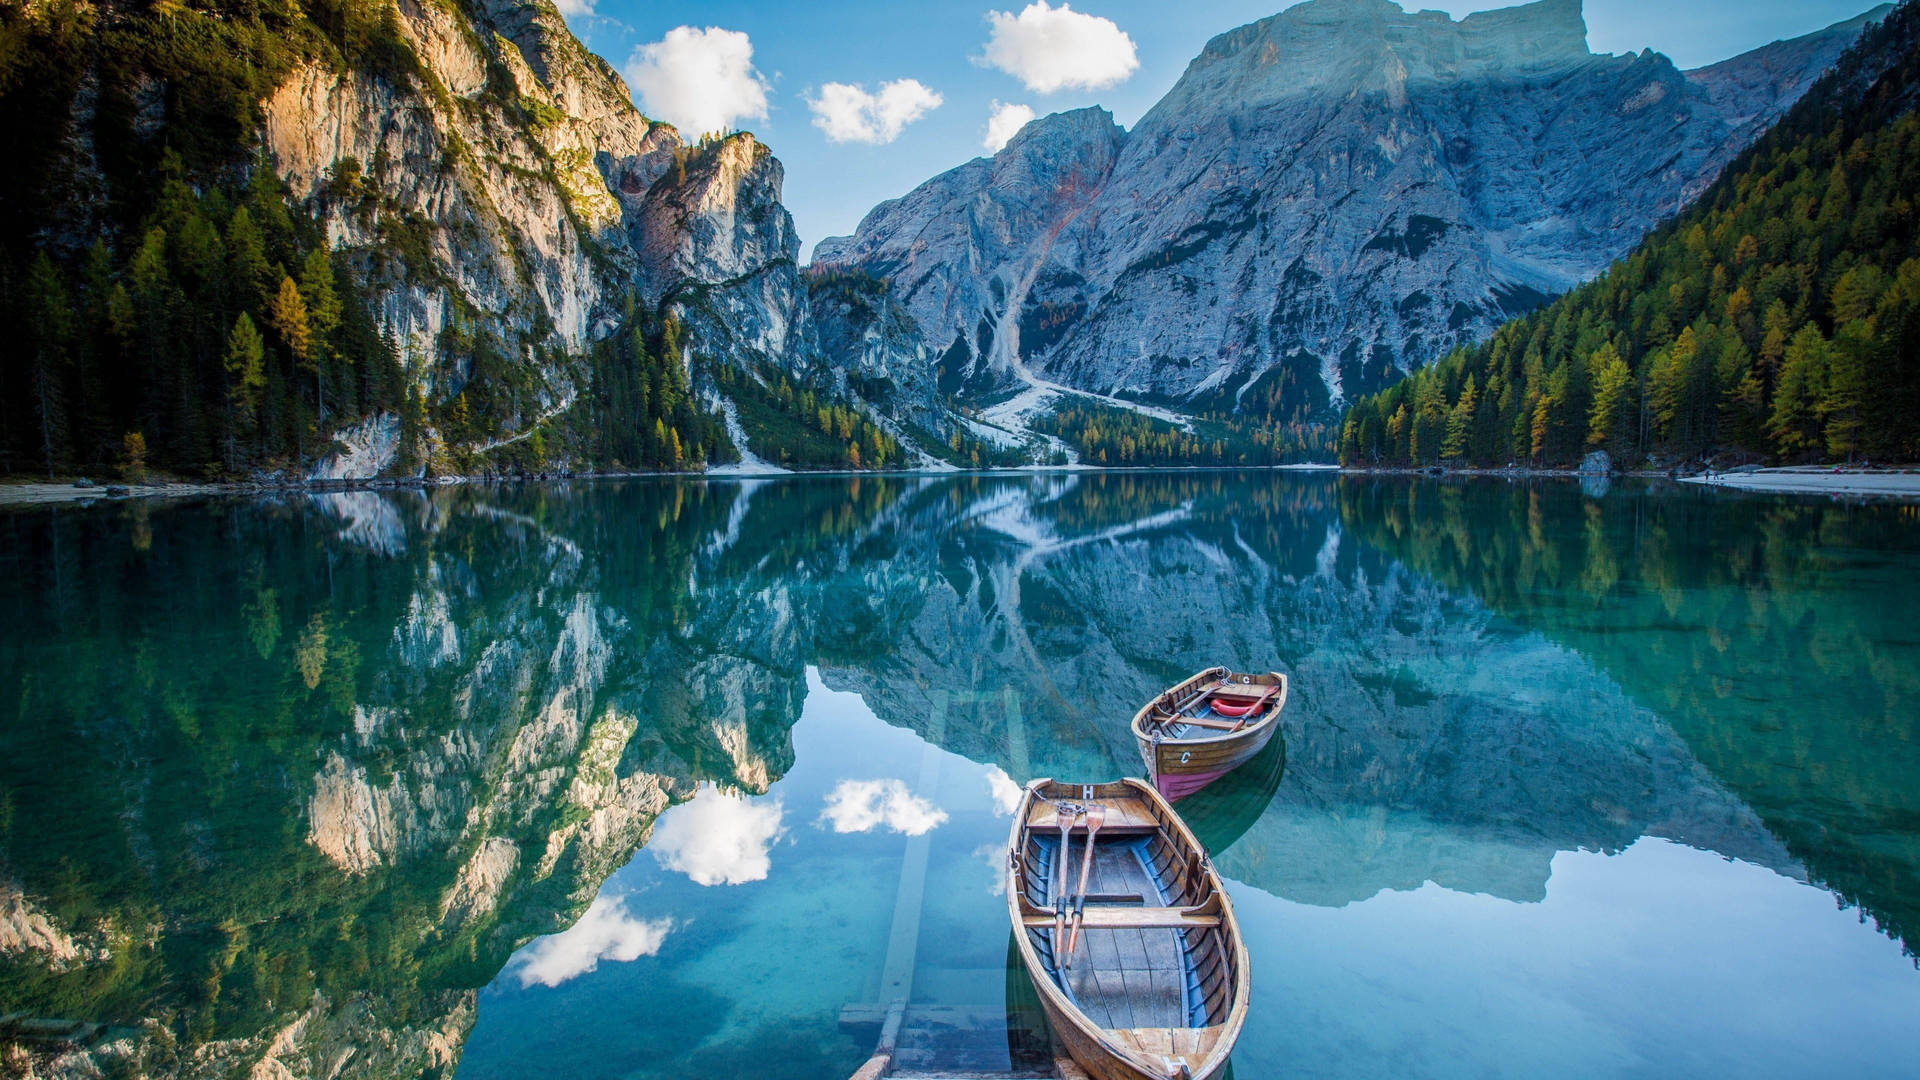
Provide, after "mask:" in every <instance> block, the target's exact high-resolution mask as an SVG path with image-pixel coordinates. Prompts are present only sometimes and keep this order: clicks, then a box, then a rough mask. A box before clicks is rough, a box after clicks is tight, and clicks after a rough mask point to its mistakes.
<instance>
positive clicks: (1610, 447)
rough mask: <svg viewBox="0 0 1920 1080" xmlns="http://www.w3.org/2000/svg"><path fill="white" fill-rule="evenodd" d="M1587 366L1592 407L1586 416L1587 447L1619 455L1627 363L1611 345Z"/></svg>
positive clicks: (1629, 385)
mask: <svg viewBox="0 0 1920 1080" xmlns="http://www.w3.org/2000/svg"><path fill="white" fill-rule="evenodd" d="M1589 363H1590V365H1591V367H1592V368H1593V406H1592V408H1591V409H1590V410H1589V411H1588V416H1587V445H1588V446H1590V447H1596V448H1602V449H1605V450H1607V451H1608V452H1609V453H1618V452H1619V450H1620V449H1621V447H1622V444H1623V443H1624V442H1625V440H1624V439H1623V438H1622V433H1623V427H1624V424H1625V421H1626V418H1627V416H1628V411H1627V397H1628V395H1629V394H1630V393H1631V392H1632V390H1633V373H1632V372H1631V371H1628V370H1627V363H1626V361H1624V360H1622V359H1620V350H1619V349H1616V348H1614V347H1613V343H1612V342H1608V343H1606V344H1605V345H1602V346H1600V349H1599V351H1597V352H1595V353H1594V354H1593V359H1592V360H1591V361H1590V362H1589Z"/></svg>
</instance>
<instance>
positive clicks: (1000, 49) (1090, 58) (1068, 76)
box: [981, 0, 1140, 94]
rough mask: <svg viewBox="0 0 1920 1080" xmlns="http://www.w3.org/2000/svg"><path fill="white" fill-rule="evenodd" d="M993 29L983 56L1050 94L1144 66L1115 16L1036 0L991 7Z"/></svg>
mask: <svg viewBox="0 0 1920 1080" xmlns="http://www.w3.org/2000/svg"><path fill="white" fill-rule="evenodd" d="M987 21H988V22H989V23H991V24H992V26H993V29H992V31H991V33H990V35H989V36H988V38H987V52H986V55H985V56H984V57H982V58H981V59H982V61H983V62H985V63H986V64H987V66H989V67H996V68H999V69H1000V70H1001V71H1004V72H1006V73H1007V74H1009V75H1011V76H1013V77H1014V78H1016V79H1019V80H1020V81H1021V82H1022V83H1024V84H1026V87H1027V89H1029V90H1032V91H1034V92H1035V93H1038V94H1051V93H1053V92H1054V91H1055V90H1064V89H1067V88H1069V87H1072V88H1076V89H1081V90H1098V89H1099V88H1101V87H1103V86H1112V85H1114V84H1115V83H1118V82H1120V81H1122V80H1124V79H1125V78H1126V77H1127V76H1129V75H1132V74H1133V73H1134V70H1135V69H1136V68H1138V67H1139V66H1140V58H1139V56H1138V55H1136V53H1135V51H1134V47H1133V39H1132V38H1130V37H1128V36H1127V34H1126V31H1124V30H1122V29H1120V27H1118V26H1116V25H1114V22H1113V20H1112V19H1103V18H1101V17H1100V16H1098V15H1088V14H1085V13H1083V12H1079V11H1075V10H1073V9H1072V8H1071V7H1069V6H1068V5H1066V4H1064V3H1063V4H1061V5H1060V6H1059V7H1057V8H1056V7H1054V6H1052V5H1050V4H1048V3H1047V0H1034V2H1033V3H1031V4H1028V5H1027V6H1026V7H1025V8H1024V9H1022V10H1021V12H1020V14H1018V15H1015V14H1013V13H1012V12H1010V11H989V12H987Z"/></svg>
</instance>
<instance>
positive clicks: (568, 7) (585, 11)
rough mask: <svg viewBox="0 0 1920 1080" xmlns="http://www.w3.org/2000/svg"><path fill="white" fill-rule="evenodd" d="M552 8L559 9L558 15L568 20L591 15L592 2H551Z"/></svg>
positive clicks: (582, 0) (563, 0)
mask: <svg viewBox="0 0 1920 1080" xmlns="http://www.w3.org/2000/svg"><path fill="white" fill-rule="evenodd" d="M553 6H554V7H557V8H559V9H560V14H562V15H565V16H567V17H568V18H572V17H573V16H575V15H591V14H593V0H553Z"/></svg>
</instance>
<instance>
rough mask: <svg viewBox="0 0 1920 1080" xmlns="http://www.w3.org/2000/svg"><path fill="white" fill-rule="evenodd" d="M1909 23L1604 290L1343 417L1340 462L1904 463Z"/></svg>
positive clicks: (1916, 34)
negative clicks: (1600, 453)
mask: <svg viewBox="0 0 1920 1080" xmlns="http://www.w3.org/2000/svg"><path fill="white" fill-rule="evenodd" d="M1917 41H1920V12H1916V11H1915V10H1914V8H1913V6H1912V5H1904V6H1902V7H1901V8H1899V9H1897V10H1896V11H1894V12H1893V13H1892V14H1891V15H1889V16H1888V18H1887V19H1886V20H1885V22H1884V23H1883V24H1881V25H1880V26H1879V27H1877V28H1875V29H1872V30H1870V31H1869V32H1868V33H1867V35H1866V36H1865V37H1863V38H1862V39H1861V41H1860V42H1859V44H1858V45H1857V46H1856V47H1855V48H1854V49H1853V50H1851V51H1850V52H1849V53H1848V54H1847V55H1846V56H1845V57H1844V58H1843V59H1842V60H1841V62H1840V64H1839V65H1838V66H1837V67H1836V68H1835V69H1834V70H1833V71H1832V72H1829V73H1828V74H1827V75H1826V76H1825V77H1823V78H1822V79H1821V80H1820V82H1818V83H1817V84H1816V85H1815V86H1814V87H1813V88H1812V90H1810V91H1809V92H1808V94H1807V96H1806V97H1805V98H1803V99H1802V100H1801V101H1800V102H1799V104H1798V105H1796V106H1795V107H1794V108H1793V109H1792V110H1791V111H1789V113H1788V114H1787V115H1786V117H1785V118H1783V119H1782V120H1781V122H1780V123H1779V124H1778V125H1776V126H1775V127H1774V129H1773V130H1772V131H1770V132H1769V133H1768V134H1767V135H1766V136H1764V137H1763V138H1761V139H1760V140H1759V142H1758V143H1756V144H1755V145H1754V146H1753V147H1752V148H1750V149H1749V150H1747V151H1746V152H1745V153H1744V154H1743V155H1741V156H1740V157H1739V158H1737V159H1735V161H1734V162H1733V164H1731V165H1730V166H1728V168H1727V170H1726V172H1725V173H1723V174H1722V175H1721V177H1720V179H1719V180H1718V181H1717V182H1715V183H1714V184H1713V186H1712V187H1711V188H1709V189H1708V190H1707V192H1706V193H1705V194H1703V195H1702V196H1701V198H1700V199H1699V201H1698V202H1696V203H1695V204H1694V205H1693V206H1692V207H1691V208H1689V209H1688V210H1686V211H1685V212H1683V213H1682V214H1680V215H1679V216H1678V217H1677V218H1675V219H1674V220H1673V221H1671V222H1669V223H1668V224H1666V225H1664V226H1662V227H1661V228H1659V229H1657V230H1655V231H1654V232H1653V233H1652V234H1650V235H1649V236H1648V238H1647V239H1646V241H1645V242H1644V243H1642V245H1641V246H1640V248H1639V249H1638V250H1636V251H1635V252H1634V253H1633V254H1632V255H1630V256H1628V257H1627V258H1626V259H1623V260H1621V261H1620V262H1618V263H1616V264H1615V265H1614V266H1613V267H1612V268H1611V269H1610V270H1609V271H1608V272H1607V273H1606V274H1605V275H1604V276H1602V277H1601V278H1600V279H1598V280H1596V281H1594V282H1592V283H1591V284H1589V285H1586V286H1583V287H1582V288H1579V289H1577V290H1575V291H1574V292H1572V293H1570V294H1568V295H1567V296H1566V297H1563V298H1562V299H1561V300H1559V301H1557V302H1555V303H1553V304H1550V305H1548V306H1547V307H1545V308H1543V309H1542V310H1540V311H1538V312H1535V313H1534V314H1532V315H1529V316H1527V317H1525V318H1522V319H1520V320H1517V321H1515V322H1512V323H1509V324H1507V325H1506V326H1504V327H1502V328H1501V329H1500V330H1498V331H1496V332H1495V333H1494V335H1493V337H1492V338H1491V339H1490V340H1489V341H1487V342H1485V343H1483V344H1481V345H1478V346H1475V347H1472V348H1468V349H1462V350H1459V351H1456V352H1454V353H1452V354H1450V355H1448V356H1447V357H1445V358H1444V359H1442V360H1441V361H1439V362H1438V363H1436V364H1434V365H1432V366H1431V367H1429V368H1427V369H1425V370H1423V371H1420V372H1417V373H1415V374H1414V375H1412V376H1410V377H1409V378H1407V379H1406V380H1404V381H1403V382H1400V383H1398V384H1396V385H1394V386H1392V387H1390V388H1388V389H1386V390H1384V391H1382V392H1381V393H1379V394H1376V395H1373V396H1372V397H1368V398H1365V399H1363V400H1361V401H1359V402H1356V403H1355V404H1354V405H1353V407H1352V408H1351V409H1350V410H1349V412H1348V414H1347V417H1346V420H1345V423H1344V425H1343V428H1342V432H1341V438H1340V459H1341V461H1342V463H1343V464H1347V465H1409V464H1419V465H1426V464H1434V463H1439V462H1443V461H1445V462H1454V463H1461V464H1472V465H1479V466H1501V465H1505V464H1508V463H1525V464H1531V465H1557V464H1568V463H1571V462H1575V461H1578V460H1579V459H1580V458H1581V457H1582V455H1584V454H1585V453H1587V452H1589V451H1592V450H1605V451H1607V452H1608V453H1610V454H1611V455H1612V456H1613V458H1614V459H1615V460H1616V461H1624V462H1627V463H1637V462H1644V461H1651V463H1654V464H1668V463H1674V462H1679V461H1686V460H1697V459H1702V458H1707V459H1711V458H1715V457H1718V458H1720V459H1722V460H1728V459H1738V460H1746V461H1758V460H1769V461H1779V462H1788V463H1791V462H1801V461H1824V460H1857V459H1861V458H1868V459H1905V460H1911V459H1913V458H1915V457H1916V456H1920V257H1917V256H1920V251H1916V249H1915V244H1916V240H1920V209H1917V208H1916V200H1920V116H1916V115H1915V114H1914V113H1913V112H1912V107H1913V104H1914V97H1915V93H1916V90H1917V89H1920V52H1917V51H1916V42H1917Z"/></svg>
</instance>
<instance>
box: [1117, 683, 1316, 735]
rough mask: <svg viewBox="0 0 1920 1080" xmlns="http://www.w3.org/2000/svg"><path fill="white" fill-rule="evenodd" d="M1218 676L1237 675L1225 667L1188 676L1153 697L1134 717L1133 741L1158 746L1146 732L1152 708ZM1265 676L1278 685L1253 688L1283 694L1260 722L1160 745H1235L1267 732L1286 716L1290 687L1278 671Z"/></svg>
mask: <svg viewBox="0 0 1920 1080" xmlns="http://www.w3.org/2000/svg"><path fill="white" fill-rule="evenodd" d="M1216 673H1220V674H1226V675H1232V674H1234V672H1233V671H1231V670H1229V669H1228V668H1227V667H1226V665H1224V664H1218V665H1215V666H1213V667H1210V668H1207V669H1205V670H1203V671H1198V672H1195V673H1194V674H1192V675H1189V676H1187V677H1186V678H1184V679H1182V680H1180V681H1179V682H1177V683H1174V684H1173V685H1172V686H1169V687H1168V688H1166V689H1165V690H1163V691H1161V692H1160V693H1158V694H1156V695H1154V698H1153V700H1152V701H1149V702H1147V703H1146V704H1145V705H1142V706H1140V710H1139V711H1138V712H1136V713H1134V714H1133V722H1132V724H1131V725H1130V726H1131V727H1132V729H1133V737H1134V738H1135V739H1136V740H1138V741H1139V742H1140V743H1141V744H1142V745H1145V746H1152V745H1155V740H1154V737H1153V736H1152V735H1150V734H1148V733H1147V730H1146V723H1147V715H1148V714H1149V713H1151V712H1152V711H1153V707H1154V706H1155V705H1158V704H1159V703H1160V702H1162V701H1165V700H1167V699H1169V698H1172V697H1174V696H1176V695H1177V694H1179V692H1180V691H1181V690H1183V689H1185V688H1187V687H1190V686H1192V685H1193V684H1195V683H1197V682H1199V681H1201V680H1203V679H1206V678H1211V677H1214V676H1215V674H1216ZM1241 674H1252V673H1251V672H1242V673H1241ZM1265 674H1267V675H1271V676H1273V678H1274V680H1275V682H1273V683H1271V684H1268V683H1259V684H1254V685H1261V686H1266V685H1274V686H1278V687H1279V688H1280V693H1279V695H1278V696H1277V697H1276V698H1275V699H1274V703H1273V708H1271V709H1268V710H1267V711H1266V713H1265V714H1264V715H1263V716H1261V717H1260V719H1258V720H1255V721H1254V722H1252V723H1250V724H1246V725H1244V726H1242V727H1240V728H1239V729H1238V730H1235V731H1223V732H1221V733H1220V734H1218V735H1181V736H1178V737H1172V738H1169V737H1166V736H1162V737H1161V738H1160V740H1159V742H1160V743H1183V744H1195V745H1201V744H1205V745H1212V744H1215V743H1230V742H1236V741H1239V740H1242V739H1245V738H1246V737H1247V735H1248V734H1250V733H1252V732H1256V731H1259V730H1261V729H1262V728H1265V727H1266V726H1267V725H1269V724H1273V723H1277V722H1279V720H1280V714H1281V713H1282V712H1284V711H1285V710H1286V707H1287V692H1288V690H1289V689H1290V686H1289V685H1288V683H1289V680H1288V679H1287V677H1286V676H1285V675H1283V674H1281V673H1280V672H1278V671H1269V672H1266V673H1265Z"/></svg>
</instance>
